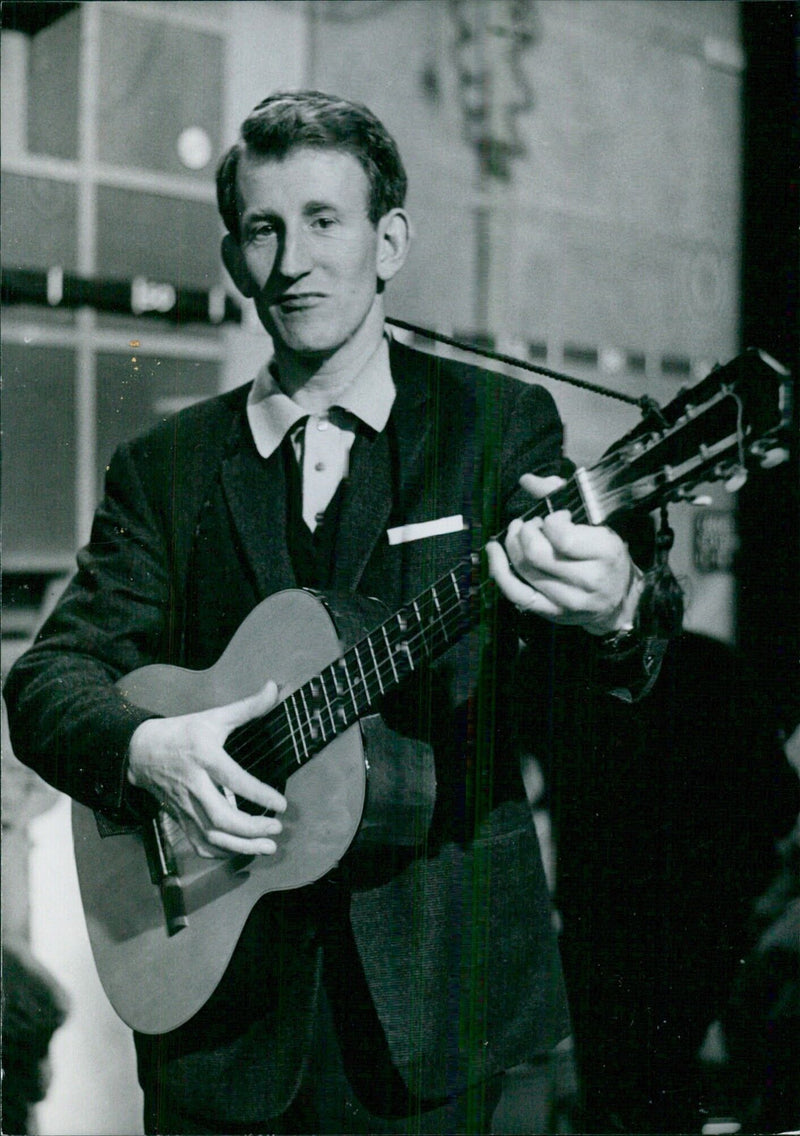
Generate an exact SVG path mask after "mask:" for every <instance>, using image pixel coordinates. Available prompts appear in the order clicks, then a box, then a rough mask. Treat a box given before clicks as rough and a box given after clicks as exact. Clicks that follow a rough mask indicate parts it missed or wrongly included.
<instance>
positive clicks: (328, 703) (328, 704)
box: [319, 667, 336, 741]
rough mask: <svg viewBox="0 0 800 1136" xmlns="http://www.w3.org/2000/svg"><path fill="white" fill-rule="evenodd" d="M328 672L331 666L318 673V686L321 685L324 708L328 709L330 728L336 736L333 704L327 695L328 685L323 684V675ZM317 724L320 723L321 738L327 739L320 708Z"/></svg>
mask: <svg viewBox="0 0 800 1136" xmlns="http://www.w3.org/2000/svg"><path fill="white" fill-rule="evenodd" d="M330 672H331V668H330V667H328V669H327V670H326V671H323V672H322V673H321V674H320V676H319V680H320V686H321V687H322V695H323V697H324V699H325V709H326V710H327V711H328V717H329V718H330V720H331V729H332V730H333V736H334V737H335V736H336V719H335V718H334V716H333V706H332V704H331V700H330V697H329V696H328V687H327V686H326V684H325V675H326V674H330ZM335 685H336V684H335V682H334V686H335ZM319 725H320V730H321V731H322V740H323V741H327V738H326V737H325V730H324V728H323V726H322V710H320V718H319Z"/></svg>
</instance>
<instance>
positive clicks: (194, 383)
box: [97, 348, 220, 488]
mask: <svg viewBox="0 0 800 1136" xmlns="http://www.w3.org/2000/svg"><path fill="white" fill-rule="evenodd" d="M219 385H220V372H219V364H218V363H217V362H215V361H214V360H208V359H174V358H169V357H167V358H165V357H164V356H155V355H142V354H141V353H140V352H138V351H137V350H136V349H135V348H132V349H131V351H130V353H129V354H127V355H122V354H119V353H114V354H112V353H110V352H108V353H103V354H100V355H98V357H97V456H98V477H99V480H98V488H100V487H101V486H102V479H103V475H104V473H105V469H106V466H107V464H108V461H109V458H110V457H111V455H112V453H113V452H114V450H115V449H116V447H117V446H118V445H120V443H121V442H124V441H127V440H129V439H130V438H134V437H136V436H137V435H138V434H142V433H144V431H145V430H147V429H148V428H149V427H151V426H154V425H155V424H156V423H157V422H158V421H159V420H160V419H162V418H166V417H167V416H168V415H170V414H173V413H174V412H175V411H177V410H181V409H182V408H183V407H184V406H188V405H189V404H191V403H192V402H198V401H199V400H200V399H201V398H207V397H209V396H210V395H213V394H216V392H217V391H218V390H219Z"/></svg>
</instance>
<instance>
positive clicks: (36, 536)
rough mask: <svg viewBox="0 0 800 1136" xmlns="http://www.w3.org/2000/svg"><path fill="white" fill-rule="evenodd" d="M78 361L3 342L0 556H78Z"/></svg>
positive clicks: (63, 352)
mask: <svg viewBox="0 0 800 1136" xmlns="http://www.w3.org/2000/svg"><path fill="white" fill-rule="evenodd" d="M74 403H75V356H74V353H73V352H72V351H70V350H68V349H66V348H51V347H26V346H24V345H23V344H17V343H4V344H3V435H4V437H3V554H4V556H5V558H6V560H7V561H8V559H9V558H15V559H19V558H21V557H25V558H27V559H31V558H32V559H38V558H44V559H65V558H67V557H70V556H72V555H73V553H74V551H75V405H74Z"/></svg>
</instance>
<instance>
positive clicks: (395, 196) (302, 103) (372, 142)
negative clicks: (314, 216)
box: [217, 91, 408, 241]
mask: <svg viewBox="0 0 800 1136" xmlns="http://www.w3.org/2000/svg"><path fill="white" fill-rule="evenodd" d="M301 146H302V147H311V148H318V149H325V150H342V151H344V152H345V153H348V154H352V155H353V157H354V158H356V159H357V161H358V162H359V163H360V164H361V166H362V168H363V170H364V173H365V174H366V175H367V180H368V182H369V198H368V203H367V210H368V215H369V219H370V221H371V222H372V224H373V225H376V224H377V223H378V221H379V220H380V218H381V217H382V216H383V215H384V213H388V212H389V210H390V209H398V208H401V207H402V205H403V203H404V201H405V197H406V186H407V184H408V179H407V177H406V171H405V169H404V168H403V162H402V159H401V157H400V152H399V150H398V148H397V143H396V142H395V140H394V138H392V136H391V134H389V132H388V130H387V129H386V127H385V126H384V125H383V123H382V122H381V121H380V120H379V119H378V118H376V117H375V115H374V114H373V113H372V111H371V110H369V108H368V107H365V106H364V105H363V104H362V103H356V102H352V101H350V100H349V99H343V98H339V97H337V96H336V95H326V94H323V92H322V91H280V92H278V93H277V94H274V95H270V96H269V97H268V98H266V99H264V100H263V102H260V103H259V104H258V106H257V107H254V108H253V110H252V111H251V112H250V114H249V115H248V116H247V118H246V119H245V120H244V122H243V123H242V128H241V133H240V136H239V139H238V140H237V141H236V142H235V143H234V144H233V146H231V148H230V150H228V152H227V153H226V154H225V155H224V157H223V158H222V160H221V161H220V163H219V166H218V167H217V205H218V207H219V211H220V214H221V216H222V220H223V221H224V222H225V228H226V229H227V230H228V232H229V233H230V234H231V236H232V237H233V238H234V239H235V240H236V241H238V240H239V219H240V218H239V197H238V194H237V188H236V177H237V171H238V167H239V159H240V158H241V156H242V154H245V153H251V154H256V155H259V156H261V157H264V158H278V159H280V158H285V157H286V156H287V154H289V152H290V151H292V150H295V149H297V148H298V147H301Z"/></svg>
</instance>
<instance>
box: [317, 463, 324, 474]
mask: <svg viewBox="0 0 800 1136" xmlns="http://www.w3.org/2000/svg"><path fill="white" fill-rule="evenodd" d="M324 468H325V462H317V463H316V465H315V466H314V469H315V470H316V471H317V473H322V471H323V469H324Z"/></svg>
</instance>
